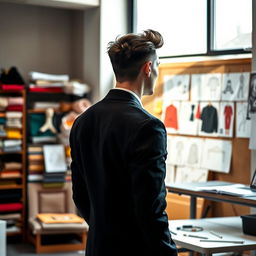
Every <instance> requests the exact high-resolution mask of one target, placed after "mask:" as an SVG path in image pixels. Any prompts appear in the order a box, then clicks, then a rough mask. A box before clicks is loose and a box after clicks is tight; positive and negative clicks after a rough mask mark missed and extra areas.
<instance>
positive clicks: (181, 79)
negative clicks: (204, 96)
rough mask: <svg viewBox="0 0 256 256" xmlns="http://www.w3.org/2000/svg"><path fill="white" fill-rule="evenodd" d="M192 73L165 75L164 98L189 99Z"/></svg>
mask: <svg viewBox="0 0 256 256" xmlns="http://www.w3.org/2000/svg"><path fill="white" fill-rule="evenodd" d="M189 78H190V75H187V74H185V75H168V76H164V91H163V94H164V98H165V99H166V100H167V101H168V100H188V99H189Z"/></svg>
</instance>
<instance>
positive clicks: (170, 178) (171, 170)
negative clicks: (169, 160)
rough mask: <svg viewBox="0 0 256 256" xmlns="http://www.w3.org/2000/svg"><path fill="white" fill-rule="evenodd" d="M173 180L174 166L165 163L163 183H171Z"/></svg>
mask: <svg viewBox="0 0 256 256" xmlns="http://www.w3.org/2000/svg"><path fill="white" fill-rule="evenodd" d="M174 182H175V166H174V165H172V164H166V176H165V184H166V185H172V184H173V183H174Z"/></svg>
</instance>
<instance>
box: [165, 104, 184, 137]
mask: <svg viewBox="0 0 256 256" xmlns="http://www.w3.org/2000/svg"><path fill="white" fill-rule="evenodd" d="M179 113H180V101H173V102H171V103H170V104H169V105H167V106H166V107H165V108H164V111H163V117H162V120H163V123H164V125H165V127H166V131H167V132H168V133H177V132H178V130H179Z"/></svg>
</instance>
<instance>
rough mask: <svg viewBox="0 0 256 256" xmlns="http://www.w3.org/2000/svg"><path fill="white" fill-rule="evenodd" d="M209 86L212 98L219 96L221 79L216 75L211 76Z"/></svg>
mask: <svg viewBox="0 0 256 256" xmlns="http://www.w3.org/2000/svg"><path fill="white" fill-rule="evenodd" d="M207 86H208V87H209V90H210V95H209V96H210V97H211V98H216V96H217V89H218V87H219V86H220V82H219V79H218V78H217V77H216V76H212V77H210V78H209V80H208V83H207Z"/></svg>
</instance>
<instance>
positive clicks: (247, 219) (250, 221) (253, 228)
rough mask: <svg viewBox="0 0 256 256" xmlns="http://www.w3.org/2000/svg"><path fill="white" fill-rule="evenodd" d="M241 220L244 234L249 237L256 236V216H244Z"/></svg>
mask: <svg viewBox="0 0 256 256" xmlns="http://www.w3.org/2000/svg"><path fill="white" fill-rule="evenodd" d="M241 218H242V227H243V232H244V233H245V234H247V235H252V236H256V214H252V215H243V216H241Z"/></svg>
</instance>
